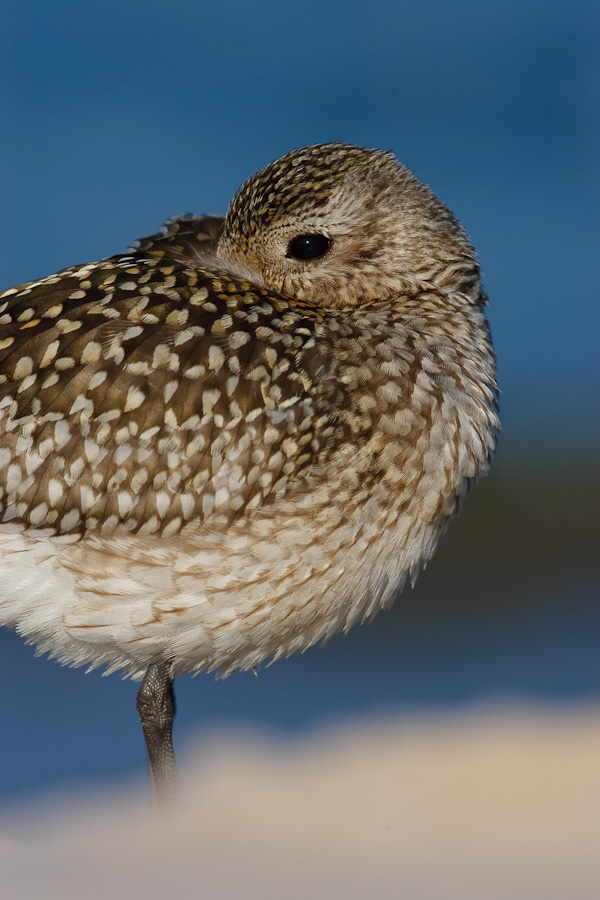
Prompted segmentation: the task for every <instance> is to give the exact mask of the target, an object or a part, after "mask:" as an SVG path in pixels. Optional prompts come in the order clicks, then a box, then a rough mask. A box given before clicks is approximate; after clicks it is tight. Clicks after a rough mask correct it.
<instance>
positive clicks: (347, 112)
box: [0, 0, 600, 896]
mask: <svg viewBox="0 0 600 900" xmlns="http://www.w3.org/2000/svg"><path fill="white" fill-rule="evenodd" d="M2 19H3V25H2V38H1V44H2V53H1V54H0V67H1V69H2V84H3V89H2V104H3V108H2V111H1V117H0V129H1V131H2V141H1V142H0V173H1V174H0V177H1V180H2V204H1V207H0V223H1V229H2V243H1V246H2V254H1V258H0V287H2V288H4V287H9V286H11V285H13V284H16V283H20V282H25V281H30V280H32V279H35V278H37V277H40V276H43V275H46V274H49V273H51V272H54V271H56V270H58V269H61V268H64V267H66V266H70V265H73V264H76V263H80V262H87V261H89V260H93V259H98V258H100V257H103V256H106V255H109V254H112V253H116V252H121V251H123V250H124V249H125V248H126V247H127V246H128V245H129V244H130V243H131V242H132V241H133V240H135V239H136V238H138V237H140V236H142V235H146V234H149V233H152V232H154V231H155V230H156V229H157V228H158V227H159V226H160V225H161V223H162V222H163V221H164V220H165V219H166V218H168V217H170V216H172V215H175V214H182V213H186V212H195V213H203V212H209V213H217V214H223V213H224V212H225V211H226V209H227V205H228V202H229V200H230V199H231V198H232V196H233V194H234V192H235V191H236V189H237V188H238V187H239V186H240V184H241V183H242V182H243V181H244V180H245V179H246V178H247V177H248V176H249V175H250V174H252V173H253V172H254V171H256V170H257V169H259V168H261V167H262V166H263V165H265V164H266V163H268V162H269V161H271V160H272V159H275V158H276V157H278V156H280V155H281V154H283V153H285V152H287V151H288V150H290V149H291V148H293V147H299V146H302V145H305V144H309V143H316V142H321V141H331V140H339V141H347V142H351V143H356V144H360V145H364V146H367V147H382V148H386V149H388V148H389V149H393V150H394V151H395V152H396V154H397V156H398V157H399V158H400V159H401V160H402V161H403V162H404V163H406V164H407V165H408V166H409V167H410V168H412V169H413V170H414V171H415V172H416V173H417V174H418V175H419V176H420V178H421V179H423V180H424V181H425V182H427V183H428V184H430V185H431V186H432V187H433V189H434V190H435V191H436V192H437V193H438V194H439V196H440V197H441V198H442V199H443V200H444V201H445V202H446V204H447V205H448V206H449V207H450V208H451V209H452V210H453V211H454V212H455V214H456V215H457V216H458V217H459V219H460V220H461V221H462V222H463V224H464V225H465V227H466V228H467V231H468V232H469V234H470V235H471V238H472V240H473V242H474V244H475V246H476V247H477V248H478V250H479V253H480V258H481V262H482V267H483V272H484V279H485V286H486V289H487V292H488V294H489V296H490V298H491V305H490V308H489V316H490V320H491V324H492V332H493V337H494V342H495V346H496V350H497V354H498V359H499V377H500V384H501V388H502V398H501V410H502V420H503V426H504V431H503V434H502V437H501V442H500V446H499V450H498V455H497V459H496V462H495V464H494V467H493V470H492V474H491V475H490V477H489V478H488V479H486V481H485V482H483V483H482V484H480V485H479V486H478V487H477V488H476V489H475V491H474V493H473V496H472V497H471V498H470V501H469V503H468V504H467V508H466V511H465V513H464V514H463V515H462V517H461V518H460V520H459V521H457V522H456V523H454V524H453V525H452V527H451V528H450V530H449V532H448V534H447V536H445V537H444V538H443V539H442V542H441V544H440V547H439V550H438V552H437V555H436V557H435V559H434V560H433V561H432V563H431V564H430V565H429V567H428V570H427V571H426V572H424V573H423V574H422V575H421V576H420V578H419V581H418V584H417V586H416V588H415V589H414V590H412V591H411V590H407V591H405V593H404V594H403V595H402V597H401V598H400V599H399V600H398V601H397V602H396V605H395V607H394V608H393V610H392V611H391V612H387V613H383V614H381V615H380V616H379V617H378V618H377V619H376V620H375V621H374V622H373V624H371V625H370V626H366V627H363V628H360V629H356V630H355V631H353V632H352V633H351V634H350V635H349V636H348V637H340V638H337V639H335V640H332V641H331V642H330V643H329V645H328V646H327V647H326V648H315V649H313V650H311V651H309V652H307V653H306V654H304V655H303V656H301V657H295V658H292V659H289V660H286V661H283V662H279V663H277V665H275V666H273V667H271V668H268V667H267V668H263V669H262V670H261V672H260V673H259V675H258V677H254V676H253V675H251V674H247V673H246V674H238V675H234V676H232V677H230V678H229V679H227V680H226V681H221V682H217V681H215V680H214V678H213V677H212V676H200V677H198V678H196V679H190V678H181V679H179V680H178V682H177V685H176V688H177V698H178V704H179V710H178V717H177V721H176V741H177V745H178V747H180V748H181V747H187V746H191V744H192V743H193V741H194V740H195V736H196V735H197V734H203V735H210V734H211V733H212V730H213V729H217V730H218V729H220V728H222V727H224V726H227V727H230V723H238V724H241V725H242V726H243V727H251V728H259V729H261V728H266V729H267V730H268V732H269V733H271V734H275V735H277V736H284V737H287V736H290V735H291V736H294V735H298V737H299V739H302V738H303V736H305V735H306V734H307V733H313V732H314V731H315V730H317V731H318V729H319V728H320V727H326V728H330V727H333V726H334V725H335V723H348V722H353V721H364V717H371V716H378V715H382V716H384V717H392V718H397V719H398V721H406V720H408V719H409V718H410V717H411V716H414V715H415V714H417V715H419V716H421V715H429V716H432V717H434V718H435V716H438V715H443V716H448V715H450V716H453V715H456V716H457V719H456V721H457V722H460V721H462V719H461V718H460V717H461V715H463V713H464V710H465V709H471V708H475V709H478V710H479V709H484V710H485V709H486V708H488V707H489V708H491V707H492V706H493V705H494V704H497V703H498V702H501V703H502V704H504V705H506V704H508V705H509V706H510V705H511V704H516V705H517V706H519V705H522V704H526V705H527V704H529V705H532V706H533V707H535V708H536V709H539V708H541V709H542V710H544V711H545V714H547V715H548V716H550V717H551V716H552V715H553V710H559V709H560V710H561V711H562V712H561V714H562V713H563V712H564V710H565V708H567V709H571V708H572V709H575V708H579V707H580V706H582V704H583V706H585V708H586V709H589V710H592V712H590V713H589V715H590V716H591V717H592V718H594V717H595V712H594V710H595V709H596V706H595V704H597V702H598V700H599V699H600V659H599V653H598V634H599V631H600V607H599V604H598V566H597V563H598V544H597V538H598V508H599V502H600V488H599V480H598V474H599V473H598V469H599V466H598V450H597V448H598V436H599V435H598V432H599V427H598V396H599V388H600V384H599V376H598V372H599V367H598V343H599V339H598V338H599V336H598V324H599V315H598V301H599V297H598V285H597V281H598V279H597V277H596V276H595V275H594V272H595V271H596V267H597V264H596V263H594V262H593V261H594V259H596V260H597V259H598V246H599V243H600V240H599V239H600V227H599V220H598V187H599V179H598V166H597V159H598V138H599V135H600V127H599V118H598V110H599V99H600V97H599V94H600V71H599V69H600V65H599V59H600V57H599V54H598V38H599V36H600V35H599V32H600V27H599V26H600V8H599V7H597V6H595V4H592V3H589V2H587V0H571V2H568V3H567V2H560V0H529V2H527V3H523V2H522V0H501V2H498V3H494V4H481V3H480V2H476V0H463V2H462V3H460V4H455V3H449V2H443V0H418V2H417V0H405V2H397V0H374V2H371V3H369V4H359V3H356V2H354V0H346V2H343V3H342V2H337V0H330V2H322V0H319V2H317V0H304V2H303V3H302V4H294V3H289V2H280V0H256V2H254V3H252V4H250V3H245V2H241V0H232V2H228V0H223V2H222V3H220V4H217V3H208V2H204V0H197V2H185V0H171V2H170V3H169V4H165V3H158V2H156V0H143V2H141V0H140V2H137V0H125V2H123V0H118V2H117V0H103V2H102V3H98V4H91V5H90V4H81V3H78V2H76V0H54V2H53V3H51V4H46V3H42V2H36V0H21V2H20V3H19V4H16V3H10V2H9V3H7V4H6V5H5V6H4V9H3V13H2ZM590 279H591V282H592V283H591V284H590ZM0 683H1V685H2V687H1V690H0V711H1V717H2V721H3V723H4V729H3V734H2V736H1V738H0V803H2V802H4V803H10V804H15V803H20V802H21V801H23V802H25V801H27V802H29V801H30V800H31V798H34V797H38V796H41V795H44V793H45V792H48V791H52V790H55V789H57V788H59V787H61V786H69V787H72V786H73V785H81V786H84V785H93V786H95V787H98V785H102V784H103V783H106V784H111V785H114V784H115V783H116V782H117V783H118V782H119V780H121V781H122V783H123V784H125V783H129V779H131V778H141V777H142V775H143V773H144V768H145V758H144V747H143V741H142V735H141V730H140V728H139V723H138V721H137V717H136V713H135V694H136V690H137V687H136V685H134V684H132V683H131V682H121V681H120V680H119V678H118V676H113V677H111V678H107V679H103V678H102V677H101V676H100V674H99V673H97V672H94V673H91V674H89V675H86V674H85V673H84V671H82V670H77V671H72V670H67V669H63V668H61V667H59V666H58V665H56V664H55V663H53V662H49V661H47V660H44V659H36V658H34V656H33V652H32V649H31V648H29V647H25V646H24V645H23V643H22V641H21V640H20V639H19V638H18V637H16V636H15V635H14V634H12V633H9V632H8V631H6V630H3V632H2V634H1V635H0ZM557 714H558V713H557ZM573 896H574V895H573Z"/></svg>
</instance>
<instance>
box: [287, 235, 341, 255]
mask: <svg viewBox="0 0 600 900" xmlns="http://www.w3.org/2000/svg"><path fill="white" fill-rule="evenodd" d="M330 247H331V241H330V240H329V238H328V237H325V235H324V234H301V235H300V237H297V238H294V240H293V241H290V245H289V247H288V249H287V253H286V256H287V257H288V259H289V258H290V257H291V259H319V257H320V256H325V254H326V253H327V251H328V250H329V248H330Z"/></svg>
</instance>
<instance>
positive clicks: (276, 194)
mask: <svg viewBox="0 0 600 900" xmlns="http://www.w3.org/2000/svg"><path fill="white" fill-rule="evenodd" d="M314 234H317V235H320V236H324V237H326V238H327V239H328V241H329V249H328V251H327V252H326V253H325V254H324V255H322V256H321V257H319V258H315V259H310V260H299V259H295V258H293V256H292V255H290V251H289V248H290V246H291V242H292V241H293V240H294V238H297V237H298V236H302V235H314ZM485 302H486V298H485V295H484V294H483V292H482V289H481V285H480V281H479V269H478V265H477V263H476V261H475V255H474V251H473V248H472V247H471V245H470V243H469V242H468V240H467V238H466V236H465V233H464V231H463V229H462V228H461V226H460V225H459V224H458V223H457V222H456V220H455V219H454V217H453V216H452V215H451V213H449V212H448V210H447V209H446V208H445V207H444V206H443V205H442V204H441V203H440V201H439V200H437V198H435V196H434V195H433V194H432V193H431V191H429V189H428V188H426V187H425V186H424V185H423V184H421V183H420V182H419V181H418V180H417V179H416V178H415V177H414V176H413V175H412V174H411V173H410V172H409V171H408V170H407V169H405V168H404V167H403V166H401V165H400V164H399V163H398V162H397V161H396V160H395V159H394V157H393V156H392V155H391V154H387V153H382V152H381V151H378V150H362V149H360V148H356V147H350V146H347V145H342V144H325V145H318V146H315V147H308V148H305V149H303V150H299V151H294V152H292V153H290V154H288V155H287V156H285V157H283V158H282V159H281V160H278V161H276V162H275V163H272V164H271V165H270V166H267V168H266V169H264V170H263V171H262V172H261V173H258V174H257V175H255V176H253V177H252V178H251V179H250V180H249V181H248V182H247V183H246V184H245V185H244V186H243V187H242V188H241V189H240V191H239V192H238V194H237V195H236V197H235V198H234V200H233V202H232V204H231V206H230V209H229V212H228V214H227V217H226V219H225V220H220V219H214V218H209V217H204V218H202V219H193V218H190V219H180V220H175V221H173V222H172V223H170V224H169V225H168V226H166V228H165V229H164V230H163V232H162V233H161V234H159V235H155V236H152V237H151V238H147V239H145V240H142V241H139V242H138V243H137V244H136V245H134V248H133V249H132V250H131V251H130V252H129V253H127V254H126V255H124V256H116V257H111V258H109V259H106V260H102V261H100V262H95V263H89V264H86V265H84V266H79V267H77V268H74V269H69V270H66V271H64V272H60V273H58V274H56V275H53V276H51V277H49V278H46V279H42V280H40V281H37V282H33V283H31V284H28V285H23V286H21V287H19V288H14V289H12V290H10V291H7V292H5V293H4V294H3V295H0V623H1V624H6V625H9V626H11V627H13V628H16V630H17V631H18V632H19V633H21V634H22V635H24V636H25V637H26V639H27V640H28V641H31V642H34V643H35V644H36V645H37V646H38V648H39V649H40V650H42V651H48V652H49V653H50V654H52V655H53V656H56V657H58V659H60V660H61V661H62V662H66V663H70V664H74V665H79V664H87V665H90V666H96V665H106V666H107V667H108V668H109V670H113V669H123V670H124V671H125V672H127V673H128V674H131V675H132V676H134V677H141V676H142V675H143V673H144V671H145V670H146V668H147V667H148V665H149V664H151V663H152V662H156V661H158V660H172V662H173V669H174V673H175V674H177V673H179V672H183V671H199V670H201V669H217V670H219V671H221V672H223V673H227V672H229V671H231V670H232V669H235V668H237V667H241V668H250V667H254V666H256V665H257V664H259V663H260V662H261V661H262V660H264V659H266V658H277V657H279V656H282V655H284V654H288V653H291V652H294V651H296V650H303V649H305V648H306V647H308V646H310V645H311V644H313V643H314V642H315V641H318V640H321V639H324V638H327V637H329V636H331V635H332V634H334V633H335V632H337V631H339V630H340V629H347V628H349V627H350V626H351V625H352V624H354V623H355V622H356V621H358V620H360V619H362V618H364V617H365V616H368V615H370V614H372V613H374V612H375V611H376V610H378V609H379V608H381V607H383V606H386V605H388V604H389V603H390V602H391V601H392V600H393V599H394V597H395V596H396V594H397V593H398V591H399V589H400V588H401V587H402V585H403V583H404V582H405V580H406V578H407V577H410V578H413V579H414V577H416V574H417V572H418V569H419V567H420V565H421V564H422V563H423V562H424V561H426V560H427V559H428V558H429V557H430V556H431V554H432V553H433V551H434V549H435V546H436V543H437V540H438V538H439V536H440V534H441V533H442V532H443V530H444V529H445V527H446V525H447V523H448V521H449V520H450V519H451V518H452V516H454V515H455V514H456V512H457V511H458V509H459V507H460V505H461V503H462V501H463V499H464V497H465V496H466V494H467V491H468V489H469V487H470V485H471V484H472V483H473V481H474V480H475V479H476V478H477V476H478V475H480V474H481V473H482V472H484V471H485V470H486V469H487V467H488V465H489V462H490V459H491V456H492V453H493V449H494V445H495V439H496V432H497V429H498V427H499V423H498V418H497V405H496V398H497V393H496V382H495V362H494V355H493V351H492V347H491V342H490V337H489V330H488V325H487V321H486V318H485V314H484V305H485Z"/></svg>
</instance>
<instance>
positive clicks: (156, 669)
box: [137, 661, 179, 812]
mask: <svg viewBox="0 0 600 900" xmlns="http://www.w3.org/2000/svg"><path fill="white" fill-rule="evenodd" d="M172 671H173V669H172V665H171V663H170V662H164V661H163V662H159V663H152V664H151V665H149V666H148V671H147V672H146V674H145V676H144V680H143V681H142V685H141V687H140V689H139V691H138V695H137V711H138V713H139V714H140V719H141V722H142V728H143V729H144V737H145V738H146V749H147V750H148V762H149V763H150V785H151V792H152V802H153V805H154V806H156V807H157V808H158V809H159V810H160V811H161V812H164V811H166V810H168V809H172V808H173V807H174V806H176V805H177V801H178V799H179V788H178V783H177V765H176V763H175V753H174V751H173V736H172V730H173V719H174V718H175V695H174V694H173V676H172Z"/></svg>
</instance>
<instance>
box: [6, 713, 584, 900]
mask: <svg viewBox="0 0 600 900" xmlns="http://www.w3.org/2000/svg"><path fill="white" fill-rule="evenodd" d="M183 756H184V758H183V760H182V762H183V765H182V766H181V781H182V791H183V795H184V799H183V809H182V810H181V812H179V813H177V814H175V815H173V816H172V817H171V818H170V819H169V820H167V821H165V822H157V821H155V820H152V819H151V818H150V817H149V816H148V814H147V812H146V800H145V796H144V795H143V792H142V791H141V789H139V790H136V791H133V790H132V791H131V792H130V794H126V793H125V792H124V791H123V790H117V789H115V791H114V794H113V795H111V796H108V797H107V796H106V793H105V794H104V795H103V797H99V796H98V795H91V796H87V797H81V796H80V797H77V798H70V799H69V800H68V801H65V800H64V799H63V800H62V801H61V805H60V808H59V809H57V808H56V807H55V806H53V804H52V803H49V802H48V801H47V800H46V801H45V802H44V804H43V805H42V804H39V805H37V806H35V805H31V806H29V807H27V808H26V809H19V810H14V809H13V810H11V811H10V813H7V812H6V811H5V813H4V814H3V815H2V816H1V821H0V835H1V837H0V866H1V869H0V872H1V874H0V895H1V896H2V897H6V898H7V900H8V898H10V900H30V898H33V897H43V898H44V900H55V898H56V900H58V898H60V900H81V898H86V900H101V898H102V900H104V898H108V897H114V898H117V900H120V898H143V900H159V898H160V900H163V898H165V897H172V898H203V900H204V898H207V900H238V898H243V900H255V898H256V900H258V898H260V900H275V898H277V900H280V898H286V900H308V898H328V900H331V898H340V900H355V898H356V900H359V898H360V900H367V898H368V900H395V898H402V900H437V898H439V900H453V898H456V900H520V898H523V900H535V898H540V900H541V898H543V900H566V898H568V900H596V898H598V897H600V874H599V873H600V861H599V860H600V777H599V776H598V770H599V767H600V709H598V708H597V707H594V708H591V707H587V708H585V709H583V708H582V709H578V710H577V709H576V710H573V709H570V710H550V711H549V710H541V709H539V708H533V707H532V708H526V707H518V708H516V709H514V708H513V709H508V708H506V707H504V708H502V709H492V710H490V709H489V708H488V709H485V710H484V709H478V710H471V711H470V712H466V713H462V714H456V713H455V714H450V713H447V714H444V715H436V716H433V715H423V716H415V715H411V716H406V717H404V718H401V719H394V720H393V721H392V720H386V721H381V720H378V721H375V720H362V721H360V722H358V723H356V722H355V723H351V724H348V725H347V726H346V727H344V728H342V729H339V730H336V731H330V732H328V733H321V734H316V735H313V736H311V737H308V738H299V737H294V738H292V739H289V740H288V741H285V742H283V741H281V740H273V739H272V738H271V737H270V736H269V735H265V734H256V733H248V732H247V731H244V732H234V731H232V730H230V731H227V732H221V733H220V734H219V735H217V736H213V737H212V739H211V740H210V741H205V742H202V743H201V744H200V745H199V746H197V747H196V748H195V749H194V750H193V752H191V751H190V752H189V753H188V754H187V758H185V754H183Z"/></svg>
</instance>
